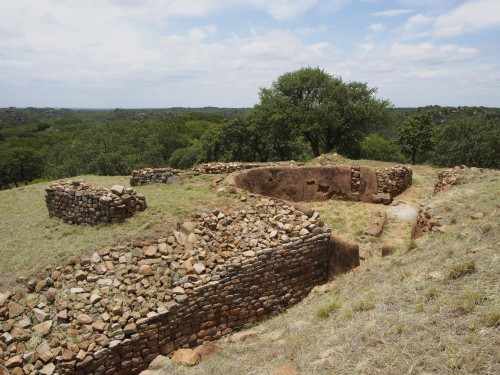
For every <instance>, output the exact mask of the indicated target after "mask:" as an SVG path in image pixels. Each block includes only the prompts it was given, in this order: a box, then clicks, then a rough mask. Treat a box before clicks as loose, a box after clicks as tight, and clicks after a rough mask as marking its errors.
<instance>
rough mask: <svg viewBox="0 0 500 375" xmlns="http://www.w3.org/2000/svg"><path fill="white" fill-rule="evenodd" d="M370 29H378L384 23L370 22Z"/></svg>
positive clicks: (382, 26) (382, 27) (381, 28)
mask: <svg viewBox="0 0 500 375" xmlns="http://www.w3.org/2000/svg"><path fill="white" fill-rule="evenodd" d="M368 27H369V28H370V29H371V30H373V31H380V30H383V29H384V25H383V24H381V23H372V24H371V25H370V26H368Z"/></svg>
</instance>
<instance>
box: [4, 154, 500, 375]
mask: <svg viewBox="0 0 500 375" xmlns="http://www.w3.org/2000/svg"><path fill="white" fill-rule="evenodd" d="M336 159H339V157H337V158H336ZM344 162H345V163H346V164H353V165H355V164H356V165H357V164H368V163H364V161H349V160H347V161H346V160H345V159H344ZM370 163H371V164H370V165H373V166H375V167H380V166H381V165H383V166H388V165H391V164H390V163H379V162H370ZM436 175H437V169H435V168H433V167H429V166H415V167H414V176H415V178H416V179H417V181H418V184H416V185H417V186H413V187H412V188H411V189H409V190H408V191H407V192H405V193H403V194H402V195H401V196H399V197H397V200H402V201H405V202H406V203H409V204H412V205H414V206H415V207H418V205H419V203H420V202H421V201H422V200H423V199H425V200H428V201H427V203H426V204H427V205H430V206H432V210H433V213H434V214H435V215H439V216H441V217H442V218H441V223H442V224H445V225H449V226H450V230H449V231H447V232H445V233H431V234H429V235H427V236H425V237H423V238H420V239H418V240H417V241H410V240H409V231H410V225H409V223H407V222H401V221H397V220H391V219H389V222H388V224H387V226H386V228H385V230H384V233H383V234H382V236H381V237H380V238H379V239H371V238H364V237H363V235H362V231H363V230H364V229H365V228H366V227H367V226H368V224H369V221H370V217H371V215H372V213H373V210H378V209H381V207H383V206H373V205H368V204H363V203H358V202H356V203H354V202H340V201H330V202H321V203H314V204H311V206H313V208H315V209H317V210H318V211H319V212H320V213H321V215H322V218H323V220H324V221H325V223H326V224H327V225H328V226H331V227H332V228H333V231H334V232H336V233H338V234H340V235H342V236H344V237H347V238H349V239H351V240H356V241H359V242H360V246H361V250H362V253H363V254H364V255H365V257H366V261H365V262H364V263H363V264H362V267H361V268H360V269H358V270H356V271H353V272H350V273H347V274H344V275H341V276H339V277H337V278H336V279H335V280H333V281H332V288H329V289H331V291H330V292H327V293H324V294H314V295H311V296H309V297H308V298H306V299H304V300H303V301H302V302H301V303H299V304H297V305H296V306H294V307H293V308H291V309H289V310H287V311H285V312H284V313H283V314H280V315H279V316H277V317H275V318H271V319H268V320H266V321H265V322H263V323H261V324H259V325H258V326H256V327H254V328H252V329H255V330H256V331H257V332H258V333H259V334H258V335H257V336H256V337H253V338H251V339H249V340H247V341H245V342H237V343H229V342H227V341H225V340H222V341H221V344H222V345H223V348H224V350H223V351H222V352H221V353H220V354H218V355H215V356H213V357H211V358H209V359H207V360H204V361H203V362H202V363H201V364H200V365H198V366H195V367H192V368H184V367H177V366H174V365H169V366H166V367H165V368H164V369H162V370H160V371H157V372H155V375H163V374H171V375H184V374H190V375H201V374H231V375H238V374H248V375H260V374H271V373H272V372H273V371H274V370H275V369H276V368H278V367H280V366H282V365H285V364H286V365H289V366H291V367H293V368H295V369H296V370H297V371H299V372H300V373H301V374H304V375H332V374H374V375H376V374H394V375H396V374H408V375H411V374H424V373H439V374H464V375H465V374H472V373H473V374H480V375H483V374H484V375H486V374H494V373H500V361H499V358H500V352H499V350H498V347H500V345H499V344H500V342H499V336H498V328H499V320H500V299H499V284H498V274H499V271H500V264H499V256H498V255H499V254H498V243H499V242H500V241H499V233H500V231H499V224H500V220H499V217H500V215H499V212H498V211H499V208H500V205H499V203H498V202H499V201H500V185H499V181H500V173H499V172H494V171H492V172H488V174H486V175H479V174H477V173H476V174H474V173H472V174H468V175H467V176H466V177H465V178H463V179H461V184H460V185H459V186H456V187H453V188H452V189H449V190H446V191H444V192H442V193H440V194H438V195H436V196H433V195H432V190H433V184H434V182H435V178H436ZM83 178H86V179H87V180H90V181H93V182H94V183H95V184H98V185H104V186H111V185H113V184H116V183H121V184H123V185H125V186H128V183H127V180H126V178H125V177H119V178H116V177H95V176H83ZM217 178H219V176H213V177H212V176H210V177H207V176H203V177H199V178H193V179H191V180H189V181H185V182H184V183H183V184H182V185H179V186H156V185H153V186H145V187H138V188H137V190H138V191H139V192H140V193H143V194H145V195H146V197H147V202H148V205H149V209H148V210H146V211H145V212H143V213H140V214H138V215H136V216H134V217H133V218H131V219H129V220H127V221H126V222H124V223H121V224H114V225H101V226H97V227H78V226H69V225H67V224H64V223H62V222H59V221H57V220H50V219H49V218H48V215H47V212H46V209H45V206H44V202H43V189H44V188H45V186H47V185H48V184H47V183H41V184H37V185H30V186H26V187H23V188H20V189H15V190H12V191H2V192H0V222H1V226H0V236H1V237H2V243H1V244H0V251H1V254H2V255H3V257H2V261H1V263H0V275H1V280H3V281H4V282H5V283H8V282H9V280H12V279H13V277H14V275H15V276H18V275H27V274H29V272H31V271H29V270H30V269H36V268H37V267H38V266H39V265H40V266H41V265H45V264H48V263H51V264H53V265H56V264H57V263H58V262H60V261H61V259H62V258H64V257H65V256H67V255H69V254H72V255H85V254H90V253H91V252H92V251H93V249H96V248H100V247H103V246H111V245H114V244H119V243H122V242H124V241H127V240H128V239H131V238H139V239H140V238H159V237H164V236H165V235H166V233H168V232H169V231H171V230H172V229H173V227H174V226H175V225H176V223H177V222H178V221H182V220H184V219H186V218H189V217H190V215H191V214H193V213H194V212H198V211H200V210H204V209H209V208H212V207H219V208H224V207H226V206H229V205H232V206H234V205H237V204H239V202H238V199H237V197H238V196H237V195H231V194H226V193H216V192H214V191H212V190H211V189H210V184H211V182H212V181H213V180H215V179H217ZM492 209H493V210H492ZM495 209H496V210H495ZM476 212H488V214H487V215H485V216H484V218H483V219H480V220H472V219H471V217H470V216H471V215H472V214H474V213H476ZM382 244H392V245H394V246H395V248H396V251H395V252H394V254H393V255H391V256H389V257H384V258H381V257H379V256H373V255H375V253H376V249H377V248H378V247H379V246H381V245H382ZM433 272H440V273H441V274H442V275H444V277H442V278H431V277H428V275H429V274H430V273H433ZM452 272H453V274H455V273H456V275H457V277H452V276H451V274H452ZM6 274H10V276H6ZM318 361H319V362H318Z"/></svg>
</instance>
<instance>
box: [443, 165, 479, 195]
mask: <svg viewBox="0 0 500 375" xmlns="http://www.w3.org/2000/svg"><path fill="white" fill-rule="evenodd" d="M467 170H469V168H467V167H466V166H465V165H460V166H456V167H454V168H451V169H445V170H442V171H441V172H439V174H438V180H437V182H436V184H435V185H434V194H436V193H439V192H440V191H442V190H446V189H448V188H449V187H450V186H453V185H456V184H457V183H458V181H459V180H458V179H459V176H460V174H461V173H463V172H465V171H467ZM470 170H471V171H472V172H482V171H483V169H482V168H475V167H472V168H470Z"/></svg>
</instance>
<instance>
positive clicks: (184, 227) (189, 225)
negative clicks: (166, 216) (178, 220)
mask: <svg viewBox="0 0 500 375" xmlns="http://www.w3.org/2000/svg"><path fill="white" fill-rule="evenodd" d="M197 225H198V223H196V222H194V221H185V222H184V223H182V224H181V226H180V230H181V231H183V232H184V233H186V234H188V233H191V232H194V230H195V229H196V226H197Z"/></svg>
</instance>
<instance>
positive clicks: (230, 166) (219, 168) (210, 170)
mask: <svg viewBox="0 0 500 375" xmlns="http://www.w3.org/2000/svg"><path fill="white" fill-rule="evenodd" d="M271 165H282V166H291V165H295V166H300V165H304V163H300V162H296V161H294V160H290V161H280V162H272V163H239V162H230V163H221V162H219V163H203V164H198V165H195V166H194V167H193V171H194V172H195V173H196V174H226V173H233V172H237V171H242V170H245V169H253V168H260V167H267V166H271Z"/></svg>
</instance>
